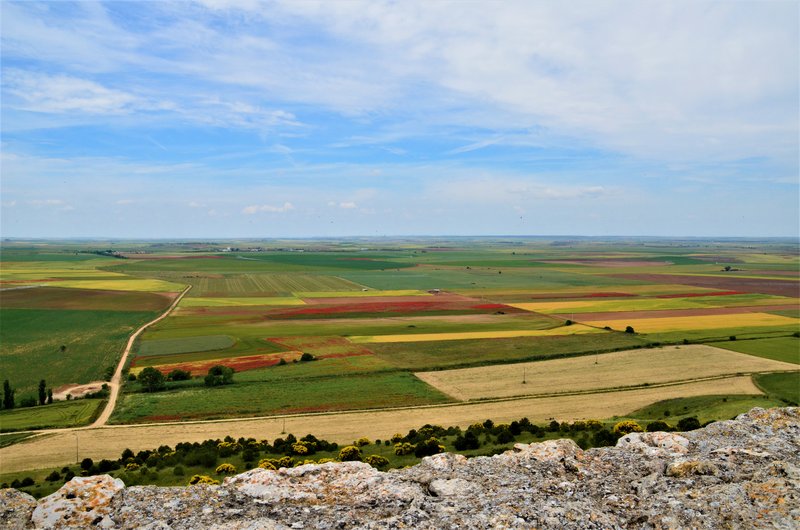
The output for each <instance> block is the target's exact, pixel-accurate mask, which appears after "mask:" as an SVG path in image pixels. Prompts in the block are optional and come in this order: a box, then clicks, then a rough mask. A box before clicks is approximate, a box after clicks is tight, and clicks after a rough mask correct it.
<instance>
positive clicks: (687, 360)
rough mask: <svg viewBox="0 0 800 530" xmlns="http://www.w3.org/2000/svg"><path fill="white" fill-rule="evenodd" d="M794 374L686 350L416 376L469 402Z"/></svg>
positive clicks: (717, 352)
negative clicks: (739, 376) (759, 374)
mask: <svg viewBox="0 0 800 530" xmlns="http://www.w3.org/2000/svg"><path fill="white" fill-rule="evenodd" d="M796 369H797V366H796V365H793V364H789V363H783V362H779V361H773V360H769V359H762V358H760V357H754V356H752V355H747V354H742V353H736V352H731V351H729V350H723V349H720V348H715V347H713V346H704V345H688V346H670V347H664V348H653V349H638V350H626V351H619V352H612V353H606V354H603V355H598V356H583V357H573V358H569V359H553V360H550V361H538V362H529V363H517V364H505V365H494V366H481V367H477V368H463V369H457V370H440V371H435V372H421V373H417V374H415V375H416V376H417V377H419V378H420V379H422V380H423V381H425V382H426V383H428V384H429V385H432V386H434V387H436V388H437V389H439V390H441V391H442V392H444V393H445V394H448V395H450V396H452V397H454V398H456V399H460V400H469V399H482V398H504V397H511V396H522V395H540V394H557V393H560V392H581V391H587V390H599V389H611V388H619V387H631V386H637V385H643V384H645V383H646V384H652V385H657V384H664V383H669V382H675V381H685V380H687V379H689V378H691V379H702V378H707V377H716V376H720V375H728V374H738V373H753V372H767V371H778V370H796ZM523 377H524V379H525V383H523V382H522V381H523Z"/></svg>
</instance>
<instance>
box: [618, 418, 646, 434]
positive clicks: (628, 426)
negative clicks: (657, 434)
mask: <svg viewBox="0 0 800 530" xmlns="http://www.w3.org/2000/svg"><path fill="white" fill-rule="evenodd" d="M642 431H643V429H642V426H641V425H639V424H638V423H636V422H635V421H633V420H625V421H621V422H619V423H617V424H616V425H614V434H616V435H617V436H625V435H626V434H630V433H632V432H642Z"/></svg>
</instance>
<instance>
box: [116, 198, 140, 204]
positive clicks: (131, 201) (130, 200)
mask: <svg viewBox="0 0 800 530" xmlns="http://www.w3.org/2000/svg"><path fill="white" fill-rule="evenodd" d="M135 202H136V201H134V200H133V199H120V200H118V201H116V204H133V203H135Z"/></svg>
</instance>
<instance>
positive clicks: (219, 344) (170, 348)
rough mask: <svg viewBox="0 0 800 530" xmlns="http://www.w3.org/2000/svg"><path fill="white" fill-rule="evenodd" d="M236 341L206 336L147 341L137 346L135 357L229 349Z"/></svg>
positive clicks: (225, 337) (224, 337)
mask: <svg viewBox="0 0 800 530" xmlns="http://www.w3.org/2000/svg"><path fill="white" fill-rule="evenodd" d="M235 343H236V341H235V340H234V339H233V338H231V337H229V336H227V335H207V336H201V337H185V338H180V339H161V340H147V341H143V342H141V343H140V344H139V352H138V354H137V355H147V356H150V355H173V354H176V353H191V352H203V351H210V350H222V349H225V348H230V347H231V346H233V345H234V344H235Z"/></svg>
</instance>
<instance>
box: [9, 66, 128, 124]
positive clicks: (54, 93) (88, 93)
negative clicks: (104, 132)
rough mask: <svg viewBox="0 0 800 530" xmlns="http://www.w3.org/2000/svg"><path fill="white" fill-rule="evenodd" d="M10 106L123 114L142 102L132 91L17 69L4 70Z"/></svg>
mask: <svg viewBox="0 0 800 530" xmlns="http://www.w3.org/2000/svg"><path fill="white" fill-rule="evenodd" d="M4 77H5V79H4V83H5V85H6V90H7V91H8V93H10V94H12V95H13V96H15V97H16V98H17V102H16V103H14V102H11V103H10V105H11V106H12V107H16V108H19V109H23V110H28V111H33V112H49V113H71V112H79V113H88V114H126V113H129V112H131V111H132V110H133V109H134V107H136V106H137V105H140V104H142V101H141V100H140V99H139V98H137V97H136V96H134V95H132V94H128V93H126V92H123V91H120V90H113V89H109V88H106V87H104V86H102V85H100V84H98V83H95V82H92V81H88V80H85V79H79V78H76V77H72V76H68V75H47V74H41V73H37V72H28V71H24V70H17V69H7V70H5V72H4Z"/></svg>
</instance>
